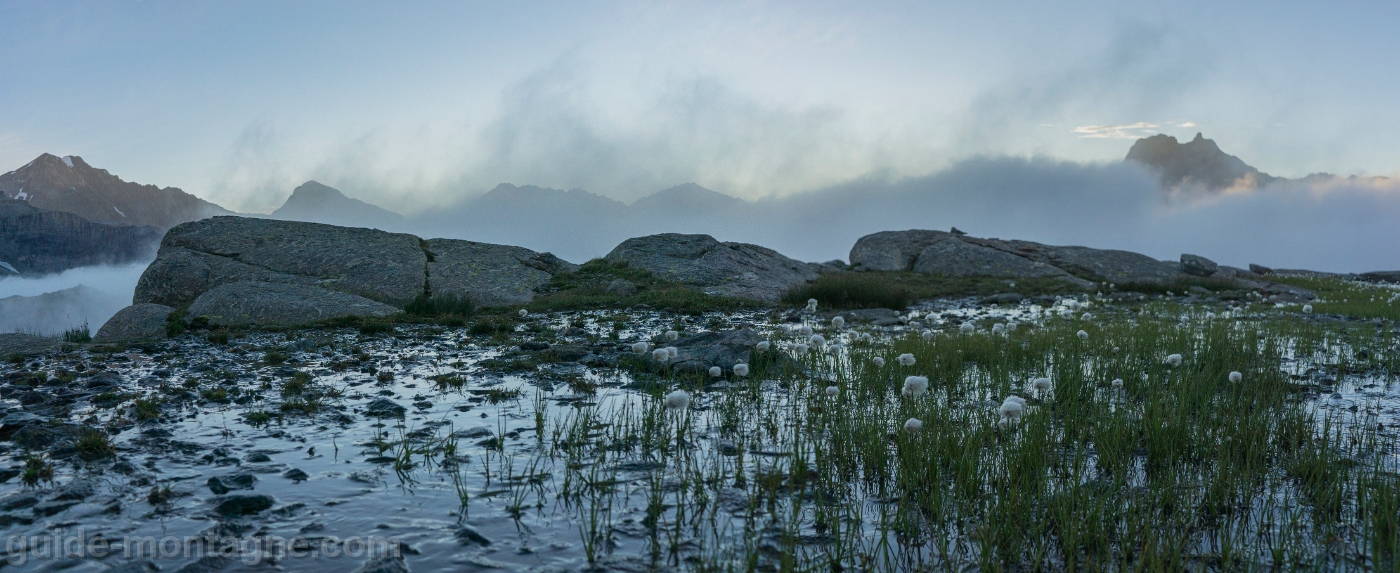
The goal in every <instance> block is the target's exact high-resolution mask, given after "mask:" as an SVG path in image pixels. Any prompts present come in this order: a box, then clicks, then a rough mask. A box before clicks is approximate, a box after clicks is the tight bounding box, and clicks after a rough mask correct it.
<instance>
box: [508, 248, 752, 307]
mask: <svg viewBox="0 0 1400 573" xmlns="http://www.w3.org/2000/svg"><path fill="white" fill-rule="evenodd" d="M618 279H622V280H626V281H628V282H630V283H632V285H633V286H635V287H636V289H637V290H636V292H634V293H631V294H619V293H613V292H608V291H607V288H608V285H609V284H611V283H612V282H613V281H616V280H618ZM535 290H536V293H537V296H536V297H535V300H533V301H531V302H530V304H529V305H527V306H526V308H528V309H530V310H533V311H555V310H574V309H591V308H619V307H629V306H637V305H646V306H648V307H651V308H654V309H658V310H668V311H671V312H677V313H682V314H691V315H698V314H702V313H705V312H710V311H733V310H742V309H749V308H762V307H763V306H765V305H764V304H763V303H761V302H758V301H751V300H746V299H740V298H732V297H723V296H712V295H708V294H705V293H703V292H700V291H699V290H697V289H694V288H691V287H689V286H686V285H683V284H681V283H677V282H672V281H665V280H661V279H658V278H656V277H655V276H653V275H652V274H651V272H649V271H647V270H645V269H636V268H632V267H630V266H628V265H627V264H626V263H613V262H608V261H605V260H603V259H593V260H591V261H588V262H587V263H584V264H583V265H582V266H581V267H579V269H578V270H577V271H575V272H571V273H559V274H556V275H554V276H553V277H552V278H551V279H550V281H549V282H548V283H546V284H544V285H542V286H541V287H539V288H538V289H535Z"/></svg>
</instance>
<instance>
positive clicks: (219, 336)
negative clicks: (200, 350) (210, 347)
mask: <svg viewBox="0 0 1400 573" xmlns="http://www.w3.org/2000/svg"><path fill="white" fill-rule="evenodd" d="M204 338H205V340H208V341H209V342H211V343H213V344H228V331H226V330H216V331H214V332H211V333H209V335H208V336H205V337H204Z"/></svg>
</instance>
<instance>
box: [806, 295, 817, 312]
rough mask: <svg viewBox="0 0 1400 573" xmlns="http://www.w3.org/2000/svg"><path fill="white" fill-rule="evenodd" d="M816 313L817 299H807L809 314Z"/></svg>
mask: <svg viewBox="0 0 1400 573" xmlns="http://www.w3.org/2000/svg"><path fill="white" fill-rule="evenodd" d="M816 311H817V299H815V298H809V299H807V312H816Z"/></svg>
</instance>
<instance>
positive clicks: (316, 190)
mask: <svg viewBox="0 0 1400 573" xmlns="http://www.w3.org/2000/svg"><path fill="white" fill-rule="evenodd" d="M272 218H274V219H283V220H289V221H307V222H311V223H325V224H328V225H341V226H345V227H370V228H379V229H384V228H388V227H393V226H396V225H398V224H399V223H402V222H403V215H400V214H398V213H395V212H393V211H390V210H388V209H384V208H382V207H378V206H375V205H371V204H369V203H366V202H364V201H361V200H359V199H353V198H351V197H346V196H345V194H344V193H341V192H340V190H339V189H336V188H334V187H331V186H328V185H323V184H321V183H319V182H316V181H307V182H306V183H302V184H301V185H299V186H297V188H296V189H293V190H292V196H291V197H288V198H287V202H286V203H283V204H282V206H281V207H280V208H278V209H277V210H276V211H273V212H272Z"/></svg>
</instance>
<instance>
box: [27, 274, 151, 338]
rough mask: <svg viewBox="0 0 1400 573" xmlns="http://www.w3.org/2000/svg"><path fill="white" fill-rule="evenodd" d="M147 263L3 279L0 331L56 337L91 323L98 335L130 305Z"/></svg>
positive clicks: (91, 327)
mask: <svg viewBox="0 0 1400 573" xmlns="http://www.w3.org/2000/svg"><path fill="white" fill-rule="evenodd" d="M147 264H148V263H139V264H132V265H122V266H93V267H80V268H76V269H69V270H67V271H64V272H62V273H59V274H54V275H47V276H42V277H34V278H16V277H11V278H6V279H3V280H0V333H5V332H23V333H27V334H38V335H44V336H52V335H56V334H61V333H63V332H64V331H66V330H68V329H70V328H78V327H82V326H83V325H87V326H88V328H89V330H90V331H91V332H92V333H93V334H96V333H97V329H98V328H100V327H101V326H102V324H103V323H105V322H107V319H108V318H111V317H112V315H113V314H116V312H117V311H118V310H121V309H122V308H123V307H125V306H127V305H129V304H131V297H132V293H133V292H135V290H136V281H137V279H139V278H140V277H141V273H142V272H143V271H145V270H146V265H147Z"/></svg>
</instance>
